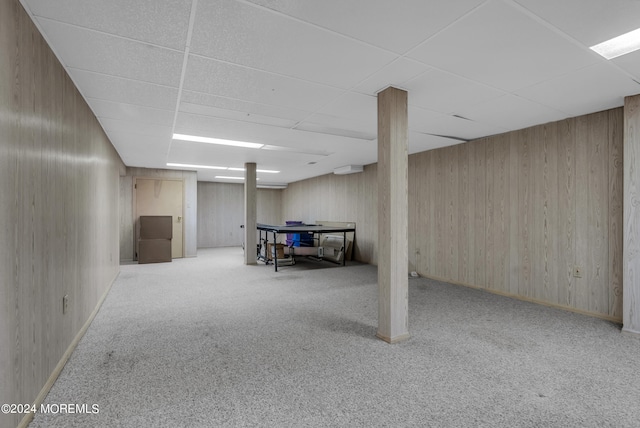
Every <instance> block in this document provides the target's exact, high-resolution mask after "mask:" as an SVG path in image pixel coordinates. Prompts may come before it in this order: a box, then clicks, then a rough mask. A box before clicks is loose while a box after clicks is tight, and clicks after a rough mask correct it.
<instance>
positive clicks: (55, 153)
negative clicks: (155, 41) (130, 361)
mask: <svg viewBox="0 0 640 428" xmlns="http://www.w3.org/2000/svg"><path fill="white" fill-rule="evenodd" d="M0 80H1V81H2V82H3V83H2V84H1V85H0V240H1V241H2V242H3V245H2V246H0V301H1V302H2V310H0V341H1V343H2V345H1V346H0V385H1V387H0V401H1V402H2V403H32V402H34V400H36V397H37V396H38V394H39V393H40V392H41V390H42V389H43V388H45V387H46V385H47V381H48V379H49V377H50V376H52V375H53V374H55V373H54V371H55V370H56V366H57V365H58V363H60V362H61V360H62V359H63V357H64V355H65V352H66V351H67V350H68V349H69V347H70V346H72V344H73V343H74V340H75V338H76V336H77V335H78V334H79V333H81V329H82V328H83V326H84V325H85V323H86V322H87V321H88V320H89V319H90V317H91V315H92V313H93V311H94V310H95V309H96V307H97V305H98V304H99V302H100V299H101V298H102V296H103V295H104V293H105V292H106V290H107V289H108V287H109V286H110V284H111V283H112V281H113V279H114V278H115V276H116V275H117V273H118V270H119V258H120V257H119V236H118V223H119V174H120V171H121V170H122V169H123V167H124V166H123V164H122V162H121V160H120V158H119V156H118V155H117V153H116V152H115V150H114V149H113V147H112V146H111V144H110V143H109V141H108V139H107V137H106V135H105V134H104V132H103V131H102V127H101V126H100V124H99V123H98V121H97V120H96V119H95V117H94V116H93V114H92V112H91V110H90V109H89V108H88V106H87V105H86V104H85V102H84V100H83V99H82V97H81V96H80V94H79V93H78V91H77V90H76V88H75V87H74V85H73V83H72V82H71V80H70V79H69V77H68V76H67V75H66V73H65V71H64V69H63V68H62V67H61V66H60V64H59V63H58V61H57V59H56V58H55V56H54V55H53V53H52V52H51V50H50V49H49V48H48V46H47V44H46V43H45V41H44V40H43V39H42V37H41V36H40V34H39V32H38V31H37V29H36V28H35V26H34V25H33V23H32V22H31V20H30V18H29V17H28V16H27V14H26V13H24V10H23V9H22V7H21V6H20V5H19V3H18V2H17V1H13V0H9V1H3V2H0ZM65 295H67V296H68V297H69V309H68V311H67V313H65V314H63V313H62V298H63V296H65ZM21 417H22V415H6V414H0V426H16V425H18V423H19V422H20V419H21Z"/></svg>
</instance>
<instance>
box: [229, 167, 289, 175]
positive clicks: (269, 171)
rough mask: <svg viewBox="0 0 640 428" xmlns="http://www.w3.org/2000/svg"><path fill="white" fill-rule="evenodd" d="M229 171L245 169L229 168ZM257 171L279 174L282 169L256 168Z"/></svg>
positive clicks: (242, 169)
mask: <svg viewBox="0 0 640 428" xmlns="http://www.w3.org/2000/svg"><path fill="white" fill-rule="evenodd" d="M229 171H244V168H229ZM256 172H264V173H265V174H278V173H279V172H280V171H273V170H270V169H256Z"/></svg>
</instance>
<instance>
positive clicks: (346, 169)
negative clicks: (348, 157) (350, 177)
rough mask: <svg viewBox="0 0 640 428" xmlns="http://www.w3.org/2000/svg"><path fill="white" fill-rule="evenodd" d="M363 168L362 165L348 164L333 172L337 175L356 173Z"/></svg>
mask: <svg viewBox="0 0 640 428" xmlns="http://www.w3.org/2000/svg"><path fill="white" fill-rule="evenodd" d="M363 169H364V168H363V166H362V165H346V166H341V167H340V168H336V169H334V170H333V173H334V174H336V175H345V174H355V173H356V172H362V171H363Z"/></svg>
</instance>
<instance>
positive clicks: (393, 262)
mask: <svg viewBox="0 0 640 428" xmlns="http://www.w3.org/2000/svg"><path fill="white" fill-rule="evenodd" d="M407 108H408V107H407V92H406V91H403V90H401V89H396V88H393V87H389V88H387V89H385V90H384V91H382V92H380V93H378V332H377V334H376V336H377V337H379V338H380V339H382V340H384V341H386V342H389V343H395V342H399V341H402V340H405V339H407V338H408V337H409V318H408V311H409V296H408V291H409V290H408V286H409V276H408V269H409V268H408V266H409V256H408V252H409V239H408V228H409V226H408V224H409V197H408V181H409V179H408V163H409V162H408V144H409V143H408V141H409V139H408V115H407Z"/></svg>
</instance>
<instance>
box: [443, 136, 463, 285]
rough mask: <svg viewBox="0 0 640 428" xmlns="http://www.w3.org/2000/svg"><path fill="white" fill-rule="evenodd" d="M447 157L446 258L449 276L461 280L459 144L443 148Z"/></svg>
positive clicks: (445, 198) (447, 274)
mask: <svg viewBox="0 0 640 428" xmlns="http://www.w3.org/2000/svg"><path fill="white" fill-rule="evenodd" d="M443 154H444V156H443V158H444V159H445V171H444V173H445V188H446V189H448V190H449V191H448V192H446V193H444V203H445V207H444V208H445V217H444V221H445V234H444V248H445V249H446V252H445V253H444V260H445V266H446V271H445V275H446V277H447V278H451V279H452V280H454V281H459V276H458V225H459V223H460V222H459V220H458V216H459V215H460V211H459V209H458V146H457V145H456V146H452V147H450V148H449V149H448V150H443Z"/></svg>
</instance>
